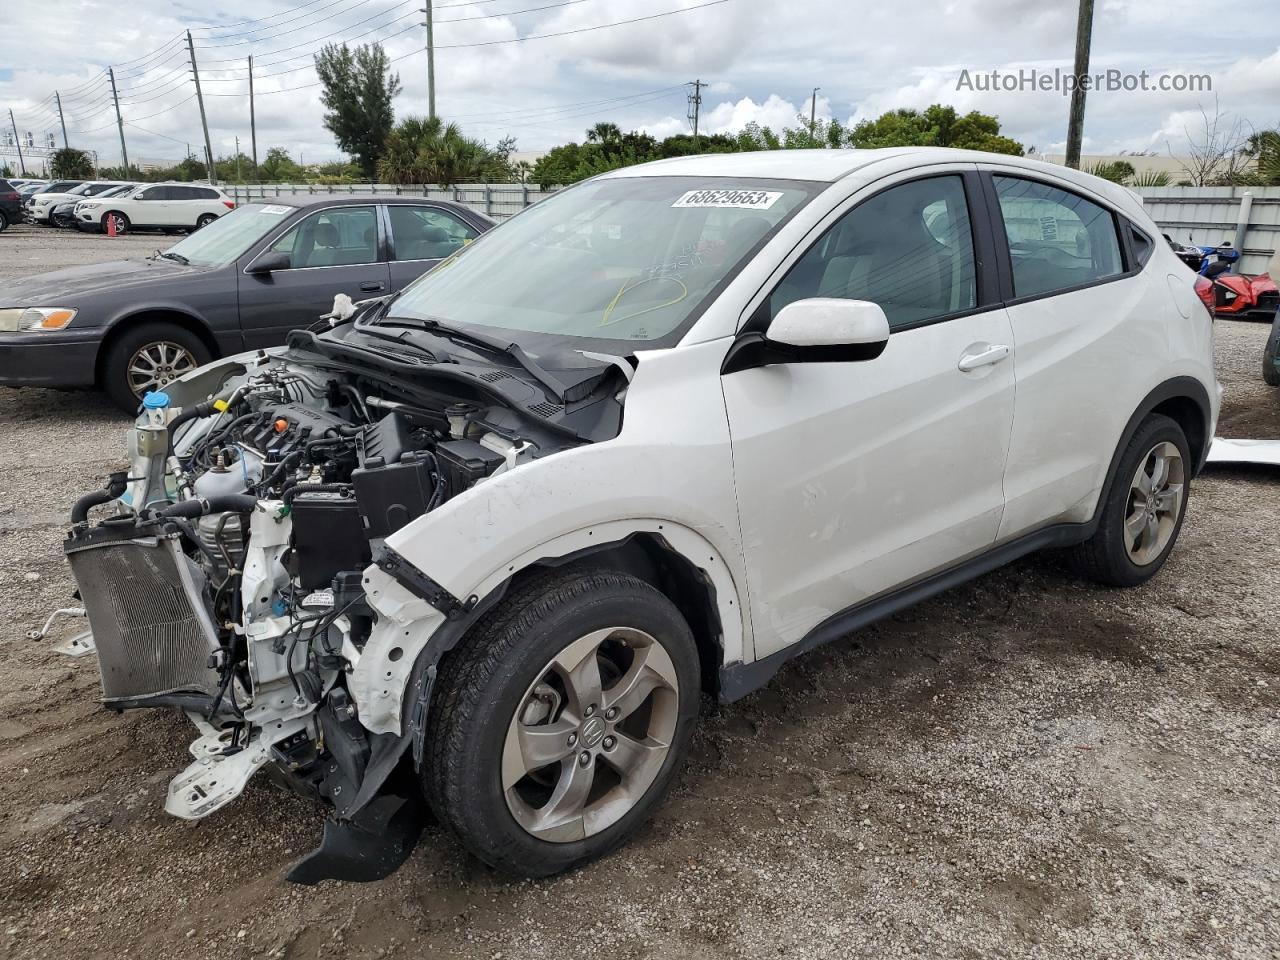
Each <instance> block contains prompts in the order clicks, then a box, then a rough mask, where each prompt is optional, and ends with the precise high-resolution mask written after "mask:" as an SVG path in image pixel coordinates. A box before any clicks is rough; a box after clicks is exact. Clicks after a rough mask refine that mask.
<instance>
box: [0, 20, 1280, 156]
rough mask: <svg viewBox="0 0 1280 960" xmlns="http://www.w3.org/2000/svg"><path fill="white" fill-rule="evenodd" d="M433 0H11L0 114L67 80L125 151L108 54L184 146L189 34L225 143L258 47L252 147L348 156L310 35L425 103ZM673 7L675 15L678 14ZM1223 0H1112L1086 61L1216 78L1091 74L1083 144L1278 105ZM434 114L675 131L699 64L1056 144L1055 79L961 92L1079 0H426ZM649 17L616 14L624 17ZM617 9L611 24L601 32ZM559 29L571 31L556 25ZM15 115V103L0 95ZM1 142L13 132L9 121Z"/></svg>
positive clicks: (754, 113) (0, 50) (1261, 64)
mask: <svg viewBox="0 0 1280 960" xmlns="http://www.w3.org/2000/svg"><path fill="white" fill-rule="evenodd" d="M421 6H422V0H404V2H400V3H396V2H394V0H311V2H302V0H219V2H217V3H215V4H208V3H195V2H188V0H131V2H128V3H121V2H119V0H61V2H59V3H57V4H50V3H48V2H47V0H7V2H6V3H5V16H4V20H5V29H4V30H3V31H0V109H4V108H12V110H13V112H14V115H15V117H16V120H17V126H18V129H19V131H20V132H21V133H22V134H23V135H24V136H25V133H26V131H32V132H33V133H34V134H35V136H36V138H37V140H41V139H42V138H43V136H44V135H45V134H46V133H47V132H54V131H56V130H57V119H56V113H55V112H54V110H53V99H52V98H53V91H55V90H59V91H61V94H62V97H63V105H64V109H65V112H66V115H67V126H68V134H69V136H70V139H71V142H72V144H73V145H74V146H80V147H86V148H91V149H95V150H97V151H98V153H99V156H100V159H101V162H103V163H117V162H118V161H119V139H118V135H117V133H116V129H115V124H114V113H113V110H112V107H111V96H110V87H109V85H108V82H107V77H106V67H107V66H108V65H113V66H114V69H115V72H116V77H117V81H118V86H119V94H120V100H121V110H122V112H123V115H124V118H125V120H126V121H127V122H126V126H125V135H126V138H127V140H128V145H129V152H130V158H131V159H133V160H134V161H135V162H137V160H139V159H145V160H157V161H163V160H168V161H175V160H177V159H180V158H181V157H182V156H183V155H185V153H186V149H187V147H186V145H187V144H188V143H189V144H190V145H191V148H192V150H199V148H200V147H199V145H200V141H201V139H202V135H201V132H200V117H199V113H198V111H197V105H196V101H195V100H194V99H193V94H194V88H193V86H192V82H191V79H190V74H189V70H188V66H187V60H186V56H187V55H186V41H185V35H184V33H183V32H184V31H185V30H188V29H190V30H191V31H192V35H193V37H194V38H195V45H196V56H197V59H198V61H199V63H200V68H201V77H202V81H203V85H204V91H205V94H206V97H205V102H206V108H207V111H208V119H209V127H210V135H211V137H212V139H213V144H214V151H215V153H217V154H223V153H230V152H231V150H232V149H233V146H234V140H235V138H236V137H237V136H238V137H239V138H240V141H241V146H242V148H243V149H244V150H245V152H246V153H247V152H248V139H249V109H248V100H247V83H246V80H245V77H246V70H245V57H246V56H248V55H249V54H251V53H252V54H253V55H254V60H255V73H256V76H257V77H258V80H257V82H256V84H255V88H256V92H257V123H258V146H259V154H260V156H261V155H263V154H265V152H266V148H267V147H269V146H277V145H280V146H285V147H287V148H288V149H289V151H290V153H291V154H292V155H293V156H294V158H295V159H296V158H297V157H298V155H299V153H302V154H303V156H304V159H305V160H306V161H307V162H310V161H312V160H322V159H332V158H336V157H337V156H339V151H338V149H337V147H336V146H335V145H334V143H333V141H332V139H331V138H330V136H329V135H328V133H327V132H326V131H325V130H324V129H323V127H322V126H321V114H322V109H321V106H320V103H319V97H318V87H317V86H316V83H315V73H314V70H313V69H312V68H311V53H312V52H314V51H315V50H316V49H318V48H319V47H320V46H321V45H322V44H324V43H326V42H330V41H335V40H341V39H347V40H350V41H352V42H355V43H360V42H367V41H370V40H382V41H383V42H384V44H385V46H386V48H387V50H388V52H389V53H390V55H391V56H393V57H396V58H400V59H398V62H397V63H396V64H395V69H396V70H397V71H398V72H399V74H400V77H401V80H402V82H403V85H404V92H403V93H402V94H401V95H400V97H399V98H398V99H397V101H396V111H397V115H399V116H404V115H406V114H410V113H425V112H426V100H427V81H426V57H425V55H424V54H423V53H422V48H423V47H424V45H425V31H424V30H423V29H422V27H421V26H419V25H417V24H419V23H420V19H421V14H420V13H419V12H418V10H419V8H420V7H421ZM686 9H687V12H683V13H679V14H676V15H672V16H658V17H654V18H652V19H644V20H638V18H644V17H652V16H653V15H654V14H664V13H667V12H669V11H675V10H686ZM1232 9H1233V12H1232V13H1231V14H1230V15H1221V11H1218V12H1215V8H1213V7H1212V6H1210V5H1206V4H1205V3H1204V2H1203V0H1194V2H1193V0H1098V13H1097V17H1096V20H1095V23H1094V31H1093V63H1092V68H1093V70H1094V71H1102V70H1106V69H1115V70H1118V71H1122V72H1125V73H1134V74H1136V73H1138V72H1140V71H1144V70H1145V71H1147V72H1148V73H1149V74H1150V75H1151V76H1152V77H1153V78H1155V77H1158V76H1160V75H1162V74H1164V75H1173V74H1207V75H1209V76H1210V77H1211V78H1212V88H1213V89H1212V92H1172V91H1170V92H1160V91H1149V92H1124V91H1117V92H1095V93H1092V94H1091V95H1090V98H1089V104H1088V116H1087V120H1086V138H1085V151H1086V152H1094V153H1103V152H1115V151H1119V150H1130V151H1134V150H1151V151H1155V152H1157V153H1161V154H1167V153H1168V152H1170V150H1172V151H1173V152H1183V149H1184V145H1185V140H1186V134H1185V131H1186V130H1187V129H1188V128H1190V129H1192V130H1196V129H1197V128H1198V127H1199V126H1200V123H1201V121H1200V108H1201V107H1202V106H1203V107H1204V108H1205V109H1207V110H1208V111H1210V112H1213V110H1214V109H1215V107H1214V101H1215V97H1216V100H1217V104H1218V109H1220V110H1221V111H1223V112H1224V113H1227V114H1230V115H1231V116H1232V117H1233V118H1238V119H1239V120H1241V121H1243V122H1247V123H1251V124H1253V125H1255V126H1276V125H1277V124H1280V96H1277V94H1278V92H1280V0H1253V2H1252V3H1251V4H1248V5H1247V8H1246V7H1245V6H1237V7H1235V8H1232ZM435 11H436V12H435V19H436V27H435V38H436V44H437V51H436V75H437V90H436V100H437V108H438V111H439V112H440V113H441V114H442V115H444V116H445V117H446V118H447V119H451V120H456V121H457V122H459V123H460V124H461V125H462V126H463V127H464V129H465V130H466V131H467V132H469V133H472V134H474V135H476V136H480V137H483V138H485V139H487V140H489V141H490V142H493V141H496V140H497V139H499V138H500V137H502V136H504V135H507V134H510V135H512V136H514V137H516V138H517V141H518V148H519V149H520V150H539V149H545V148H547V147H549V146H552V145H554V144H556V143H561V142H564V141H565V140H568V139H581V137H582V131H583V130H584V129H585V128H586V127H587V126H589V125H590V124H591V123H594V122H596V121H598V120H612V121H614V122H616V123H618V124H619V125H620V126H622V127H623V128H624V129H627V128H636V129H645V130H648V131H650V132H652V133H654V134H656V135H659V136H664V135H667V134H671V133H676V132H680V131H684V130H687V129H688V122H687V120H686V119H685V112H686V100H685V97H686V93H687V90H688V88H687V87H686V86H685V84H686V82H687V81H690V80H693V79H695V78H700V79H702V80H704V81H706V82H707V83H708V84H709V86H708V87H707V88H706V89H705V90H704V93H703V106H702V129H703V131H708V132H716V131H733V130H737V129H740V128H741V127H742V126H743V125H744V124H746V123H747V122H749V121H752V120H755V121H757V122H760V123H762V124H765V125H768V126H773V127H775V128H780V127H782V126H784V125H788V124H794V121H795V116H796V114H797V112H799V111H804V112H805V113H807V112H808V107H809V96H810V91H811V90H812V88H814V87H820V88H821V91H820V93H819V94H818V98H817V110H818V114H819V116H822V117H836V118H838V119H839V120H841V121H842V122H844V121H856V120H858V119H862V118H865V117H874V116H876V115H878V114H880V113H881V112H883V111H885V110H887V109H892V108H895V107H902V106H908V107H923V106H927V105H928V104H930V103H934V102H945V103H950V104H953V105H954V106H956V107H957V108H958V109H960V110H962V111H964V110H969V109H980V110H983V111H986V112H991V113H995V114H997V115H998V116H999V118H1000V120H1001V122H1002V124H1003V128H1004V132H1006V133H1007V134H1008V135H1010V136H1012V137H1014V138H1015V139H1017V140H1020V141H1021V142H1023V143H1024V144H1026V145H1028V146H1035V147H1037V148H1038V149H1039V150H1040V151H1041V152H1044V153H1053V152H1060V151H1061V149H1062V142H1063V140H1064V139H1065V132H1064V131H1065V124H1066V115H1067V99H1066V98H1065V97H1064V96H1062V95H1061V94H1060V93H1056V92H1052V91H1048V92H1029V91H998V92H983V91H980V90H976V89H970V90H957V83H958V81H959V79H960V77H961V76H962V71H965V70H967V71H969V75H970V77H973V76H974V75H976V74H979V73H983V72H988V73H989V72H990V71H992V70H999V71H1004V72H1015V71H1018V70H1020V69H1024V68H1025V69H1036V70H1039V71H1042V72H1052V71H1053V69H1054V68H1055V67H1058V68H1064V69H1065V68H1069V66H1070V62H1071V55H1072V47H1073V43H1074V34H1075V17H1076V12H1075V11H1076V0H913V2H910V3H882V2H875V3H871V2H862V0H785V2H779V0H719V2H716V3H708V2H707V0H568V2H566V0H471V2H463V0H435ZM628 20H630V21H638V22H631V23H620V21H628ZM603 24H618V25H616V26H611V27H607V28H605V29H589V28H594V27H598V26H600V25H603ZM548 34H560V36H546V35H548ZM0 116H2V117H3V119H4V120H7V119H8V117H7V115H4V114H0ZM0 142H2V140H0Z"/></svg>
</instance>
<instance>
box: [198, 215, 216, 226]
mask: <svg viewBox="0 0 1280 960" xmlns="http://www.w3.org/2000/svg"><path fill="white" fill-rule="evenodd" d="M217 219H218V218H217V216H216V215H215V214H212V213H202V214H200V218H199V219H198V220H196V229H197V230H201V229H203V228H204V227H207V226H208V225H209V224H211V223H213V221H215V220H217Z"/></svg>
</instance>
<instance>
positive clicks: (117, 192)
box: [49, 183, 138, 230]
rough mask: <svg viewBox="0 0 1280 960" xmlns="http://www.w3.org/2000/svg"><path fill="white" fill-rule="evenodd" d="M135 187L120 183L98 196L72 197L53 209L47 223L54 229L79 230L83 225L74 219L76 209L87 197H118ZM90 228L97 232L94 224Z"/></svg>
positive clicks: (131, 184)
mask: <svg viewBox="0 0 1280 960" xmlns="http://www.w3.org/2000/svg"><path fill="white" fill-rule="evenodd" d="M137 186H138V185H137V184H136V183H121V184H116V185H115V186H112V187H111V188H110V189H108V190H103V191H102V192H101V193H98V194H86V195H82V196H75V195H72V196H70V197H68V198H67V199H66V200H64V201H62V202H61V203H59V204H58V205H57V206H56V207H54V208H53V210H52V211H51V212H50V214H49V223H50V224H51V225H52V226H55V227H75V228H77V229H81V228H82V226H83V225H82V224H81V222H80V220H78V219H77V218H76V207H78V206H80V204H82V203H84V202H85V199H86V198H87V197H89V196H97V197H100V198H102V199H104V200H105V199H107V198H109V197H119V196H123V195H124V194H126V193H128V192H129V191H131V190H134V189H136V188H137ZM92 228H93V229H94V230H97V229H98V225H97V224H96V223H95V224H92Z"/></svg>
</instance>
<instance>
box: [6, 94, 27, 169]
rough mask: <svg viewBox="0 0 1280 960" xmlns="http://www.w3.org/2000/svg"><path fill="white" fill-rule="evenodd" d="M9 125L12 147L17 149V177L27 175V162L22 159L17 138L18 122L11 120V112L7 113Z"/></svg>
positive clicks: (20, 142)
mask: <svg viewBox="0 0 1280 960" xmlns="http://www.w3.org/2000/svg"><path fill="white" fill-rule="evenodd" d="M9 123H10V124H11V125H12V126H13V145H14V146H15V147H17V148H18V176H20V177H24V176H26V174H27V161H25V160H23V159H22V138H21V137H20V136H18V121H17V120H14V119H13V110H10V111H9Z"/></svg>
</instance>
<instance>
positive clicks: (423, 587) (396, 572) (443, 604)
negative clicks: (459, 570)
mask: <svg viewBox="0 0 1280 960" xmlns="http://www.w3.org/2000/svg"><path fill="white" fill-rule="evenodd" d="M373 562H374V565H375V566H377V568H378V569H379V570H382V571H384V572H385V573H386V574H387V575H388V576H390V577H391V579H392V580H394V581H395V582H396V583H398V584H400V586H402V587H404V588H405V589H406V590H408V591H409V592H410V593H412V594H413V595H414V596H417V597H421V598H422V599H423V600H425V601H427V603H429V604H431V606H433V607H435V608H436V609H437V610H439V611H440V612H441V613H443V614H444V615H445V616H446V617H448V618H450V619H451V620H452V619H456V618H457V617H460V616H462V615H463V614H464V613H466V612H467V611H468V610H470V609H471V608H472V607H473V606H475V598H470V599H468V600H466V601H463V600H459V599H458V598H457V597H455V596H454V595H453V594H452V593H450V592H449V591H448V590H446V589H445V588H444V587H442V586H441V585H440V584H438V583H436V582H435V581H434V580H432V579H431V578H430V577H429V576H427V575H426V574H425V573H423V572H422V571H421V570H419V569H418V568H417V567H415V566H414V565H413V564H412V563H410V562H409V561H408V560H406V559H405V558H404V557H402V556H400V554H398V553H396V552H395V551H394V550H392V549H391V548H390V547H388V546H385V545H384V546H382V547H379V548H378V552H377V553H375V554H374V557H373Z"/></svg>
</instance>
